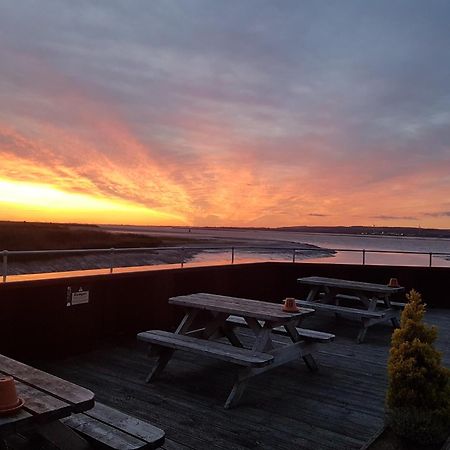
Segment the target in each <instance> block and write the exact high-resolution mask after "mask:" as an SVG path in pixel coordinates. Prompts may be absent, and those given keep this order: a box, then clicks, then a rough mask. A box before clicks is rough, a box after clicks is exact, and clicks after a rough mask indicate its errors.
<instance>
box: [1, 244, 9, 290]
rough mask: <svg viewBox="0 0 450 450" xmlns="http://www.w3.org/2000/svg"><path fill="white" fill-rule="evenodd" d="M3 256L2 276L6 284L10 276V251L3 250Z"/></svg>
mask: <svg viewBox="0 0 450 450" xmlns="http://www.w3.org/2000/svg"><path fill="white" fill-rule="evenodd" d="M2 255H3V264H2V274H3V283H4V282H5V281H6V277H7V276H8V250H3V251H2Z"/></svg>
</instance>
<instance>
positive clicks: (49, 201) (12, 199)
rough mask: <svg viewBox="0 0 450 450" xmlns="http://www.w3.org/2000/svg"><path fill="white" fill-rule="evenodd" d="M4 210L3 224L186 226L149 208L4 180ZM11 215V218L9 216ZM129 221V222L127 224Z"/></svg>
mask: <svg viewBox="0 0 450 450" xmlns="http://www.w3.org/2000/svg"><path fill="white" fill-rule="evenodd" d="M0 208H1V209H2V211H5V215H4V216H3V217H2V219H3V220H17V216H18V215H20V217H27V219H28V220H30V219H32V220H37V221H44V220H48V218H49V217H52V218H53V219H52V220H54V221H57V222H58V221H69V222H78V223H87V222H88V223H89V222H92V223H119V224H120V223H123V222H125V223H128V220H130V219H131V220H132V221H133V223H136V224H146V223H149V221H150V222H151V223H155V224H158V225H164V224H167V223H174V224H177V225H183V224H184V222H183V221H182V220H181V218H179V217H176V216H171V215H169V214H163V213H159V212H155V211H151V210H150V209H148V208H143V207H139V206H136V205H132V204H127V203H125V202H123V201H116V202H114V201H112V200H109V199H105V198H96V197H91V196H89V195H86V194H74V193H68V192H64V191H61V190H59V189H57V188H55V187H52V186H47V185H44V184H38V183H23V182H16V181H7V180H1V179H0ZM8 212H11V213H12V214H11V216H8ZM124 219H125V221H124Z"/></svg>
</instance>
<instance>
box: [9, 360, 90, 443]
mask: <svg viewBox="0 0 450 450" xmlns="http://www.w3.org/2000/svg"><path fill="white" fill-rule="evenodd" d="M2 375H3V376H5V375H6V376H11V377H13V379H14V381H15V386H16V390H17V393H18V396H19V398H21V399H23V400H24V405H23V407H22V408H21V409H19V410H18V411H16V412H15V413H14V414H10V415H1V416H0V445H1V443H2V440H4V439H6V440H7V439H9V438H10V437H11V436H12V437H13V438H14V436H15V435H20V434H23V433H32V434H38V435H40V436H41V437H43V438H44V439H46V440H47V441H49V442H51V443H52V444H54V445H55V446H56V447H58V448H68V449H71V450H73V449H86V448H87V442H86V441H85V440H84V439H82V438H81V437H80V436H79V435H77V434H76V433H74V432H73V431H72V430H71V429H70V428H68V427H66V426H65V425H64V424H63V423H62V422H60V419H62V418H64V417H67V416H70V414H71V413H73V412H76V413H77V412H82V411H85V410H88V409H90V408H92V407H93V406H94V394H93V393H92V392H91V391H89V390H88V389H85V388H83V387H81V386H78V385H76V384H73V383H70V382H69V381H66V380H63V379H61V378H58V377H55V376H53V375H51V374H49V373H46V372H43V371H41V370H39V369H36V368H34V367H31V366H28V365H27V364H24V363H21V362H19V361H16V360H14V359H11V358H8V357H7V356H4V355H0V376H2Z"/></svg>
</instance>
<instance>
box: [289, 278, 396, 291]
mask: <svg viewBox="0 0 450 450" xmlns="http://www.w3.org/2000/svg"><path fill="white" fill-rule="evenodd" d="M297 282H298V283H301V284H306V285H310V286H328V287H333V288H340V289H346V290H350V291H363V292H371V293H374V294H382V295H385V294H388V295H392V294H395V293H398V292H403V291H404V290H405V289H404V288H403V287H396V288H393V287H389V286H388V285H384V284H376V283H365V282H363V281H352V280H341V279H338V278H327V277H303V278H298V279H297Z"/></svg>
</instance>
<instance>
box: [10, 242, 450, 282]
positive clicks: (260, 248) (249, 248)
mask: <svg viewBox="0 0 450 450" xmlns="http://www.w3.org/2000/svg"><path fill="white" fill-rule="evenodd" d="M164 250H172V251H173V250H179V251H180V252H181V259H180V264H181V267H184V264H185V258H186V250H191V251H222V252H223V251H230V252H231V258H230V262H231V264H234V263H235V259H236V252H237V251H238V250H247V251H253V252H258V251H259V252H264V251H270V252H277V253H284V252H286V253H288V252H290V253H292V262H296V255H297V253H298V252H320V253H325V252H328V253H330V255H331V254H335V253H340V252H348V253H352V252H353V253H361V254H362V261H361V264H362V265H365V264H366V255H367V254H368V253H384V254H407V255H424V256H428V257H429V262H428V267H432V263H433V257H435V256H450V253H449V252H421V251H415V250H375V249H365V248H364V249H354V248H320V247H317V248H314V247H313V248H311V247H301V246H299V247H292V246H291V247H275V246H248V245H242V246H232V247H230V246H209V247H205V246H194V245H193V246H172V247H170V246H168V247H122V248H88V249H67V250H60V249H58V250H3V251H2V252H1V255H2V279H3V282H5V281H6V279H7V276H8V259H9V257H10V256H17V255H30V256H31V255H57V254H61V255H67V254H69V255H74V254H88V253H89V254H92V253H109V254H110V264H109V270H110V273H113V270H114V268H118V267H120V266H116V264H115V255H116V254H117V253H130V252H131V253H138V252H149V251H164ZM324 257H326V256H324Z"/></svg>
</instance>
